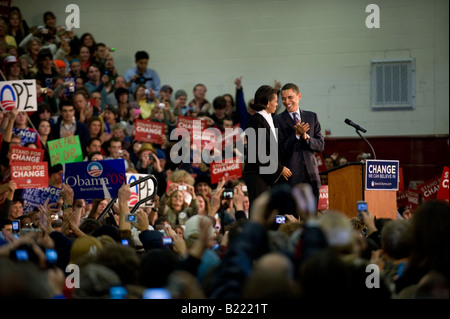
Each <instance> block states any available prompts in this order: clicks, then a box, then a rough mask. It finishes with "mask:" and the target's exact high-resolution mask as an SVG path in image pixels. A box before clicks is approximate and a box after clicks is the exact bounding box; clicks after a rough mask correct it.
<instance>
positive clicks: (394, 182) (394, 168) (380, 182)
mask: <svg viewBox="0 0 450 319" xmlns="http://www.w3.org/2000/svg"><path fill="white" fill-rule="evenodd" d="M398 172H399V162H398V161H385V160H367V161H366V190H398V178H399V175H398Z"/></svg>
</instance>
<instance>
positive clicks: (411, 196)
mask: <svg viewBox="0 0 450 319" xmlns="http://www.w3.org/2000/svg"><path fill="white" fill-rule="evenodd" d="M407 193H408V207H409V209H411V210H415V209H416V208H417V206H419V197H420V193H419V191H417V190H415V189H412V188H408V190H407Z"/></svg>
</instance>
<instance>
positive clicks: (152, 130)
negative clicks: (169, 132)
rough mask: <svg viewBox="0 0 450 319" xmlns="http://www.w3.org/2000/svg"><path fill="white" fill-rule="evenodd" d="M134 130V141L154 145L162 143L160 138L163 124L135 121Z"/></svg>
mask: <svg viewBox="0 0 450 319" xmlns="http://www.w3.org/2000/svg"><path fill="white" fill-rule="evenodd" d="M134 128H135V135H134V139H135V140H137V141H141V142H148V143H154V144H162V143H163V140H162V136H163V135H164V123H158V122H150V121H146V120H138V119H136V120H135V122H134Z"/></svg>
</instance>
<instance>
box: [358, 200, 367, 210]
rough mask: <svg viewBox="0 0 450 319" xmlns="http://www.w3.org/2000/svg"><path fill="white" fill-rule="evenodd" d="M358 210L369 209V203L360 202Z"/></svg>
mask: <svg viewBox="0 0 450 319" xmlns="http://www.w3.org/2000/svg"><path fill="white" fill-rule="evenodd" d="M357 207H358V211H359V212H366V211H367V203H366V202H360V203H358V206H357Z"/></svg>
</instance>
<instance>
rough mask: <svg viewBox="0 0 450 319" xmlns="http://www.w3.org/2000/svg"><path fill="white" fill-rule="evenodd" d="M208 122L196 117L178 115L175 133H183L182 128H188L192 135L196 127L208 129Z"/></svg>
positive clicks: (201, 129)
mask: <svg viewBox="0 0 450 319" xmlns="http://www.w3.org/2000/svg"><path fill="white" fill-rule="evenodd" d="M206 126H207V123H206V121H205V120H199V119H197V118H194V117H187V116H181V115H180V116H178V119H177V125H176V128H175V134H181V133H180V132H181V131H180V130H179V129H181V128H183V129H186V130H187V131H188V132H189V134H190V135H191V136H192V132H193V131H194V129H197V130H200V131H203V130H204V129H206Z"/></svg>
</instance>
